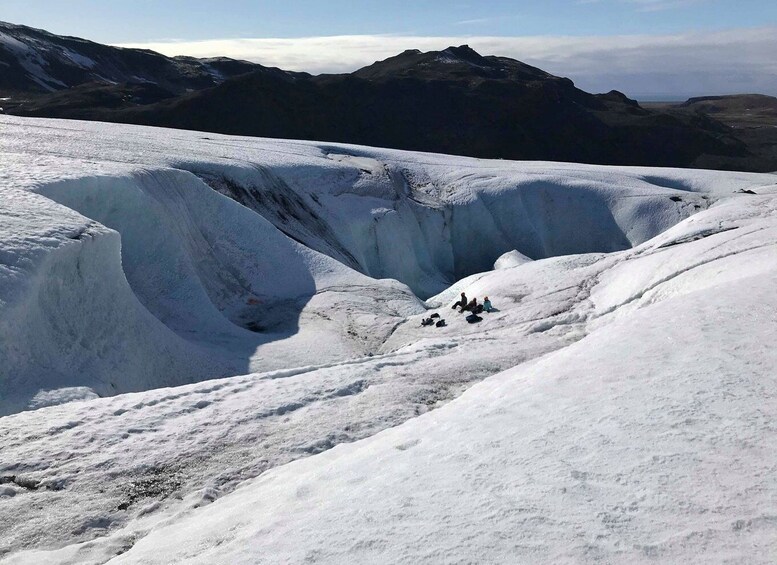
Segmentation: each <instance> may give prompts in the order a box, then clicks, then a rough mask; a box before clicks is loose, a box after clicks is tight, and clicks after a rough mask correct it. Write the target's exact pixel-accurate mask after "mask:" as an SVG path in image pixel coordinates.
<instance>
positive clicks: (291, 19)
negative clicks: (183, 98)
mask: <svg viewBox="0 0 777 565" xmlns="http://www.w3.org/2000/svg"><path fill="white" fill-rule="evenodd" d="M0 20H4V21H10V22H13V23H22V24H26V25H31V26H35V27H42V28H44V29H48V30H51V31H54V32H56V33H64V34H71V35H78V36H83V37H87V38H89V39H92V40H94V41H99V42H101V43H138V42H147V41H160V40H166V39H179V40H198V39H220V38H240V37H282V38H288V37H307V36H322V35H367V34H369V35H372V34H399V35H420V36H441V35H442V36H449V35H462V34H464V35H487V36H494V35H497V36H516V35H520V36H525V35H617V34H669V33H678V32H683V31H689V30H716V29H722V28H732V27H756V26H763V25H765V24H767V23H770V22H771V23H777V2H775V1H774V0H739V1H737V2H732V1H731V0H541V1H536V0H534V1H524V2H516V1H508V0H490V1H479V2H466V1H456V0H452V1H443V0H414V1H412V2H411V1H408V2H391V1H386V0H383V1H378V0H362V1H354V0H328V1H326V2H322V1H321V0H285V1H282V0H259V1H256V0H254V1H248V0H220V1H210V0H185V1H184V0H134V1H133V0H123V1H114V0H109V1H105V0H67V1H63V0H3V1H2V3H1V4H0Z"/></svg>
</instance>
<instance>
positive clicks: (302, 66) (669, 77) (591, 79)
mask: <svg viewBox="0 0 777 565" xmlns="http://www.w3.org/2000/svg"><path fill="white" fill-rule="evenodd" d="M465 43H466V44H469V45H470V46H471V47H472V48H473V49H475V50H477V51H478V52H480V53H482V54H484V55H501V56H505V57H511V58H514V59H518V60H520V61H524V62H526V63H528V64H531V65H535V66H537V67H540V68H542V69H544V70H546V71H548V72H551V73H553V74H555V75H559V76H568V77H570V78H571V79H573V80H574V81H575V83H576V84H577V85H578V86H580V87H581V88H583V89H585V90H588V91H592V92H603V91H608V90H612V89H617V90H621V91H624V92H626V93H627V94H630V95H632V96H635V95H656V96H661V95H671V96H687V95H698V94H716V93H717V94H722V93H733V92H762V93H766V94H777V58H775V57H774V56H773V54H774V53H777V27H762V28H747V29H732V30H727V31H717V32H705V33H702V32H694V33H684V34H676V35H624V36H608V37H601V36H590V37H575V36H535V37H477V36H449V37H416V36H392V35H388V36H382V35H349V36H336V37H307V38H296V39H223V40H211V41H196V42H165V43H148V44H141V45H137V44H136V45H132V47H142V48H146V49H153V50H155V51H159V52H161V53H164V54H166V55H191V56H195V57H211V56H218V55H223V56H227V57H234V58H237V59H247V60H251V61H255V62H258V63H261V64H263V65H267V66H276V67H280V68H283V69H287V70H295V71H307V72H310V73H313V74H317V73H323V72H350V71H353V70H355V69H357V68H360V67H363V66H365V65H369V64H371V63H373V62H375V61H377V60H381V59H385V58H386V57H390V56H392V55H396V54H397V53H400V52H401V51H404V50H405V49H420V50H422V51H430V50H440V49H444V48H445V47H448V46H450V45H461V44H465Z"/></svg>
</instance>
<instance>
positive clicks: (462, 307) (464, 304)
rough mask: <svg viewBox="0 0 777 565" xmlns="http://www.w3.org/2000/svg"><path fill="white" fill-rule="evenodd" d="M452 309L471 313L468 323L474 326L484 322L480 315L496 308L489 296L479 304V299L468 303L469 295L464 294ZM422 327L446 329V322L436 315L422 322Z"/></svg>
mask: <svg viewBox="0 0 777 565" xmlns="http://www.w3.org/2000/svg"><path fill="white" fill-rule="evenodd" d="M451 308H453V309H454V310H455V309H456V308H459V312H469V315H468V316H467V322H469V323H470V324H474V323H476V322H480V321H482V320H483V318H481V317H480V316H478V314H482V313H483V312H491V311H494V307H493V306H491V301H490V300H489V299H488V296H486V297H485V298H484V299H483V304H478V299H477V298H473V299H472V300H470V301H467V295H466V294H464V293H463V292H462V293H461V298H460V299H459V300H458V301H457V302H456V303H455V304H454V305H453V306H451ZM421 325H422V326H437V327H438V328H441V327H444V326H445V325H446V323H445V320H443V319H442V318H440V315H439V314H437V313H435V314H432V315H431V316H429V317H428V318H424V319H423V320H421Z"/></svg>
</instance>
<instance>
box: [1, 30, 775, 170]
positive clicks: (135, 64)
mask: <svg viewBox="0 0 777 565" xmlns="http://www.w3.org/2000/svg"><path fill="white" fill-rule="evenodd" d="M4 25H5V27H2V28H0V45H6V47H5V53H6V55H8V54H9V53H10V54H11V55H14V56H15V57H16V59H15V61H16V62H15V63H14V64H15V65H16V67H15V68H17V70H18V69H22V70H23V71H25V72H26V73H27V74H26V75H25V76H26V77H27V78H26V79H25V80H27V82H28V83H29V82H30V81H31V82H33V83H35V84H38V86H40V84H39V83H45V84H46V85H47V89H48V90H53V92H47V93H43V92H40V91H41V90H45V89H43V88H42V87H41V88H39V89H38V92H37V93H32V94H29V93H28V94H27V95H25V96H23V97H16V98H15V99H13V100H12V101H11V102H10V103H4V105H5V106H6V111H8V112H9V113H14V114H18V115H26V116H46V117H61V118H79V119H91V120H103V121H115V122H126V123H136V124H147V125H155V126H164V127H173V128H182V129H193V130H201V131H210V132H219V133H227V134H239V135H250V136H263V137H277V138H291V139H309V140H316V141H333V142H334V141H339V142H348V143H358V144H364V145H372V146H381V147H391V148H397V149H408V150H419V151H430V152H438V153H450V154H458V155H468V156H473V157H481V158H503V159H533V160H556V161H570V162H584V163H599V164H613V165H654V166H676V167H702V168H722V169H740V170H756V171H771V170H777V158H772V156H771V155H764V154H761V153H759V152H758V151H760V149H762V147H761V146H758V147H757V149H758V151H754V150H753V148H752V147H750V146H749V145H748V143H747V142H745V141H743V140H742V139H741V138H740V137H738V136H737V135H736V132H735V130H733V129H732V128H730V127H728V126H726V125H724V124H723V123H721V122H720V121H719V120H717V119H715V118H714V117H713V116H712V115H711V114H709V113H704V112H695V111H688V110H687V108H668V109H662V110H654V109H646V108H643V107H641V106H640V105H639V104H638V103H637V102H636V101H634V100H630V99H629V98H627V97H626V96H624V95H623V94H621V93H619V92H616V91H612V92H610V93H608V94H598V95H595V94H589V93H587V92H584V91H582V90H580V89H578V88H576V87H575V85H574V84H573V82H572V81H571V80H569V79H567V78H562V77H556V76H553V75H551V74H549V73H547V72H545V71H543V70H541V69H538V68H536V67H532V66H530V65H526V64H524V63H521V62H520V61H516V60H513V59H509V58H506V57H495V56H482V55H480V54H478V53H477V52H475V51H474V50H473V49H471V48H469V47H468V46H466V45H463V46H459V47H449V48H447V49H445V50H442V51H432V52H427V53H424V52H421V51H418V50H408V51H405V52H403V53H400V54H399V55H396V56H394V57H390V58H388V59H386V60H384V61H378V62H376V63H374V64H372V65H369V66H367V67H364V68H362V69H359V70H357V71H355V72H353V73H350V74H336V75H319V76H311V75H308V74H305V73H290V72H286V71H282V70H280V69H270V68H266V67H263V66H260V65H254V64H252V63H243V62H240V61H232V60H227V59H217V60H214V59H208V60H198V59H191V58H180V57H176V58H168V57H164V56H162V55H158V54H155V53H152V52H149V51H138V50H127V49H117V48H113V47H106V46H101V45H98V44H94V43H91V42H87V41H84V40H79V39H74V38H61V37H58V36H53V35H51V34H48V33H46V32H41V31H38V30H31V29H30V28H23V27H21V26H10V27H9V25H6V24H4ZM7 29H13V30H16V36H15V37H16V39H15V40H14V41H17V42H25V44H27V45H38V43H36V42H43V43H44V44H45V46H46V49H42V48H41V49H42V51H41V49H38V51H41V52H46V53H49V54H51V53H53V54H54V55H51V56H52V57H54V60H55V61H59V62H60V63H61V62H62V61H65V60H66V61H70V63H69V66H68V68H69V69H71V70H72V72H73V76H72V77H71V78H68V79H67V81H66V78H65V77H66V75H67V73H64V71H63V72H57V73H54V70H52V69H59V68H60V67H58V66H57V65H59V64H60V63H57V64H52V65H50V66H47V67H45V68H46V71H47V72H49V71H51V73H54V74H51V77H50V78H49V79H45V80H44V78H43V75H42V74H41V73H40V70H39V69H42V68H44V67H43V66H42V65H38V67H35V66H31V65H30V64H28V63H29V58H25V57H27V56H26V55H25V56H22V52H21V51H20V48H19V47H18V45H16V44H15V43H13V41H9V40H8V39H7V38H8V37H10V35H9V32H7V31H4V30H7ZM8 44H13V45H16V47H12V48H9V47H8ZM77 48H78V49H77ZM14 49H15V51H14ZM38 51H36V53H37V52H38ZM72 53H77V56H74V55H73V54H72ZM55 55H56V56H55ZM85 58H88V59H89V61H93V62H94V63H95V64H94V65H93V66H90V65H91V63H89V62H87V60H86V59H85ZM25 61H27V62H26V63H25ZM109 61H110V63H109ZM8 64H9V65H10V64H11V63H10V62H9V63H8ZM62 64H63V65H64V63H62ZM119 67H120V68H121V69H122V70H121V72H120V73H119V72H118V71H116V73H117V74H110V73H109V72H108V71H109V70H111V69H117V68H119ZM73 69H75V70H73ZM79 69H80V70H79ZM97 69H99V72H98V70H97ZM128 69H131V70H128ZM245 71H249V72H245ZM19 72H21V71H19ZM111 72H113V71H111ZM79 73H80V74H79ZM55 75H56V76H55ZM75 75H78V76H75ZM68 76H69V75H68ZM74 77H75V78H74ZM106 79H107V80H106ZM136 79H138V80H136ZM139 79H142V80H139ZM2 80H5V81H6V82H7V80H8V79H7V78H3V79H2ZM18 81H19V83H20V84H21V82H23V80H22V78H19V79H18ZM46 81H48V82H46ZM56 81H58V82H56ZM68 81H69V82H68ZM79 81H80V82H79ZM28 87H29V84H28ZM2 88H4V85H3V83H2V82H1V81H0V94H1V93H2V92H3V90H2ZM5 88H6V89H7V88H8V87H5ZM28 92H29V91H28Z"/></svg>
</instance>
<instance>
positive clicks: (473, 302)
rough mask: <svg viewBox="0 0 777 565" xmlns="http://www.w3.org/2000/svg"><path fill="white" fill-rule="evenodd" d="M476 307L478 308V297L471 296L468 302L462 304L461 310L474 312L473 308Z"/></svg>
mask: <svg viewBox="0 0 777 565" xmlns="http://www.w3.org/2000/svg"><path fill="white" fill-rule="evenodd" d="M477 308H478V299H477V298H473V299H472V300H470V301H469V303H468V304H467V305H466V306H464V307H463V308H462V309H461V311H462V312H474V311H475V310H477Z"/></svg>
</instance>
